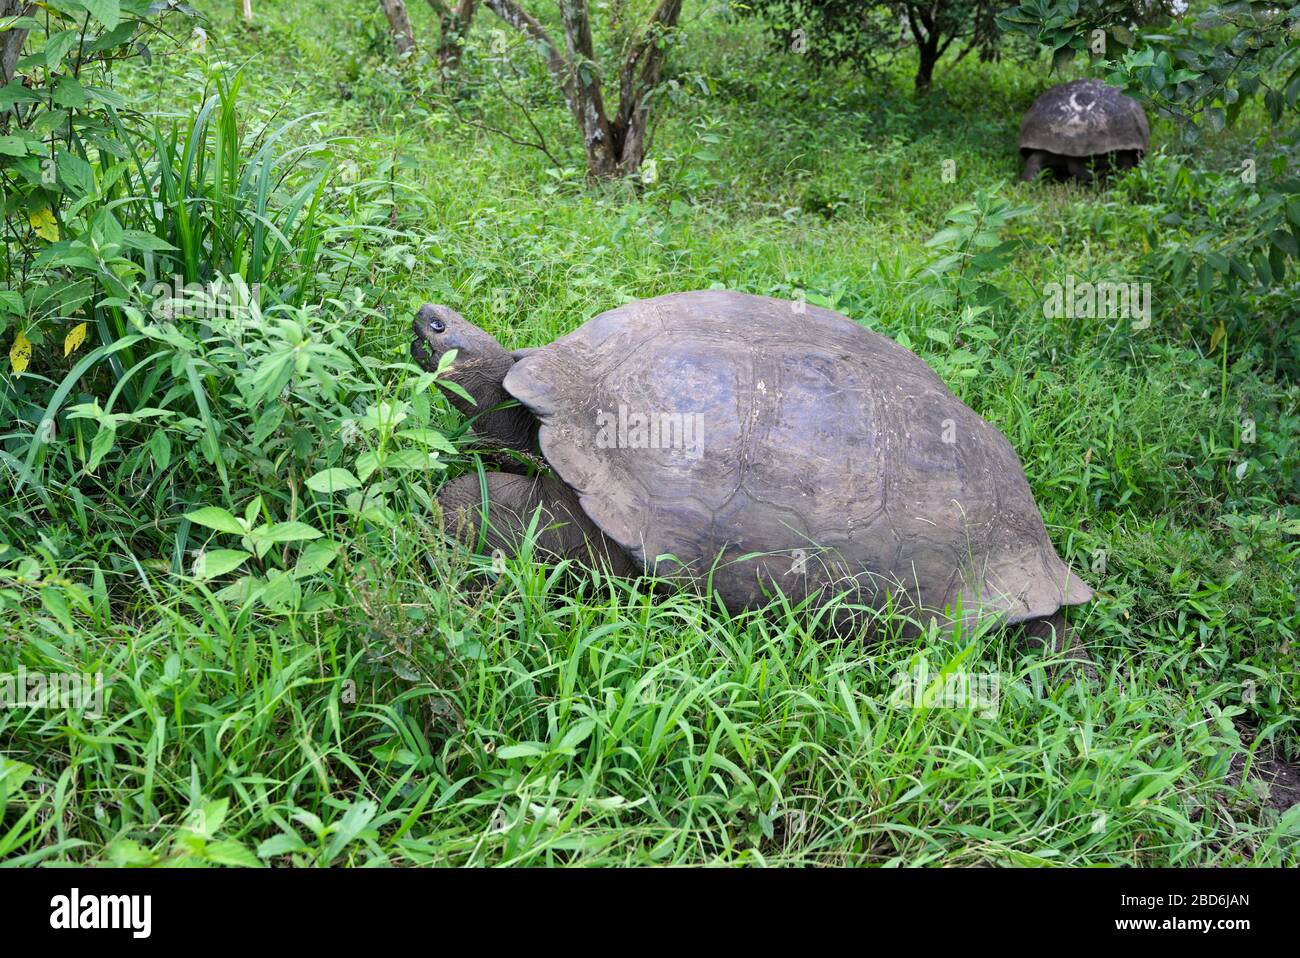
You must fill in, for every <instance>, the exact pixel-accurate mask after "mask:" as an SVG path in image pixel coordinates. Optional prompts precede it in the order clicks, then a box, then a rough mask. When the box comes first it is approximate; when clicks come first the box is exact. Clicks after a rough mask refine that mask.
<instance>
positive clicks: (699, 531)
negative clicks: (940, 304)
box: [411, 290, 1092, 641]
mask: <svg viewBox="0 0 1300 958" xmlns="http://www.w3.org/2000/svg"><path fill="white" fill-rule="evenodd" d="M414 327H415V339H414V342H413V343H412V346H411V350H412V354H413V356H414V358H415V359H416V361H417V362H419V363H420V364H421V365H422V366H424V367H425V368H427V369H435V368H436V367H437V365H438V363H439V361H440V359H441V358H442V357H443V356H444V355H445V354H446V353H447V352H448V351H450V350H455V351H456V354H455V356H454V358H453V361H452V364H451V366H450V370H449V372H448V373H447V375H448V376H449V378H450V379H451V380H453V381H454V382H456V383H458V384H459V385H460V386H461V387H463V388H464V389H465V390H466V392H467V393H468V395H469V396H471V397H472V401H467V400H465V399H464V398H456V399H454V400H453V402H454V403H455V404H456V405H457V406H458V407H459V408H460V410H461V412H462V413H464V414H465V415H467V416H470V417H472V418H471V420H470V425H471V428H472V429H473V430H474V432H475V433H476V434H477V435H478V436H480V437H481V438H482V439H483V440H484V441H485V442H487V443H490V444H493V445H495V446H497V447H501V448H506V449H514V450H518V451H519V452H521V453H526V454H534V459H536V454H537V453H540V459H541V461H542V466H543V469H542V471H541V473H540V474H538V475H534V476H530V475H526V474H522V472H521V473H518V474H512V473H510V472H498V471H494V472H490V473H488V474H487V475H486V482H482V481H481V479H480V476H479V474H478V473H477V472H475V473H471V474H468V475H466V476H463V477H461V478H458V479H455V480H453V481H452V482H449V483H448V484H446V485H445V486H444V487H443V489H442V491H441V493H440V495H439V501H440V504H441V506H442V508H443V512H444V516H445V517H446V519H447V521H448V525H456V526H457V527H458V528H459V531H460V534H461V535H462V536H465V537H467V538H468V539H469V540H470V541H477V542H478V543H479V544H480V545H482V544H486V545H487V546H488V547H489V548H493V549H497V548H499V549H505V550H510V549H516V548H518V547H519V545H520V542H521V540H522V538H523V535H524V530H525V529H526V528H527V526H528V525H529V522H530V520H533V519H534V516H535V515H536V514H537V512H538V510H539V508H540V509H541V510H542V521H540V522H538V524H537V526H536V529H535V540H534V542H535V548H536V550H537V551H538V552H539V553H541V554H542V555H546V556H550V557H552V558H554V557H574V558H580V559H582V560H583V561H592V560H595V561H599V562H601V563H603V564H605V565H606V566H607V567H608V568H610V569H611V570H612V571H613V572H615V573H617V574H621V575H632V574H639V573H650V574H653V575H655V576H659V577H663V578H666V579H677V580H681V581H682V582H684V583H686V584H688V585H690V586H692V587H694V588H696V589H699V590H700V591H702V592H705V593H714V594H716V595H717V596H718V597H719V598H721V600H722V602H723V603H724V604H725V605H726V606H727V608H728V609H730V610H740V609H753V608H757V607H760V606H763V605H765V604H766V603H768V602H770V601H771V597H772V596H773V595H775V593H776V592H777V590H780V592H782V593H784V594H785V595H786V596H788V597H789V598H790V599H791V600H792V601H794V602H800V601H803V600H805V599H811V602H810V605H809V607H810V608H811V607H817V606H820V605H821V604H822V603H823V602H825V601H826V600H828V599H830V598H831V597H833V596H837V595H845V596H846V598H847V599H848V600H850V603H851V604H856V605H857V607H858V608H859V609H862V608H864V607H870V608H875V609H881V608H888V609H891V610H896V611H902V612H905V613H906V617H909V618H911V619H912V621H913V622H916V621H918V620H917V618H916V617H917V616H918V615H924V616H930V617H934V618H937V619H938V620H939V621H940V622H941V623H942V624H944V625H945V626H951V625H952V624H954V623H955V622H957V621H961V622H964V623H966V624H970V623H972V622H974V621H975V620H976V618H977V617H979V616H991V617H996V618H997V619H998V620H1000V621H1001V622H1002V623H1005V624H1010V623H1018V622H1030V623H1031V624H1033V623H1036V622H1041V623H1046V622H1050V621H1052V619H1053V617H1054V616H1055V617H1057V618H1056V620H1055V622H1054V623H1053V625H1054V626H1055V624H1056V623H1059V621H1060V617H1059V616H1058V613H1059V611H1060V610H1061V609H1062V607H1063V606H1068V605H1075V604H1078V603H1082V602H1086V601H1088V599H1089V598H1090V597H1091V596H1092V590H1091V589H1089V588H1088V586H1087V585H1085V584H1084V583H1083V582H1082V581H1081V580H1080V579H1079V577H1078V576H1076V575H1075V574H1074V573H1073V572H1071V571H1070V569H1069V568H1068V567H1067V566H1066V564H1065V563H1064V562H1062V561H1061V559H1060V558H1059V557H1058V556H1057V554H1056V552H1055V550H1054V549H1053V548H1052V543H1051V541H1050V540H1049V539H1048V536H1047V532H1046V530H1045V529H1044V526H1043V520H1042V518H1041V517H1040V516H1039V513H1038V508H1037V505H1036V504H1035V502H1034V497H1033V495H1032V493H1031V492H1030V490H1029V485H1028V483H1027V482H1026V481H1025V475H1024V472H1023V470H1022V469H1021V466H1020V461H1019V460H1018V459H1017V457H1016V453H1015V450H1014V449H1012V447H1011V444H1010V443H1009V442H1008V441H1007V440H1006V438H1005V437H1003V435H1002V434H1001V433H1000V432H998V430H997V429H995V428H994V427H993V426H990V425H989V424H988V423H987V422H985V421H984V420H983V419H981V418H980V417H979V416H978V415H977V414H976V413H975V412H973V411H972V410H971V409H969V408H968V407H967V406H965V405H963V404H962V403H961V402H960V401H959V400H958V399H957V398H956V397H955V396H954V395H953V394H952V393H951V392H949V390H948V388H947V387H946V386H945V385H944V383H943V381H942V380H941V379H940V378H939V376H938V375H936V374H935V373H934V372H933V371H932V370H931V369H930V367H929V366H927V365H926V364H925V362H923V361H922V360H921V359H919V358H918V357H917V356H915V355H914V354H912V353H911V352H909V351H908V350H907V349H905V348H903V347H902V346H900V345H898V344H897V343H895V342H893V341H891V340H889V339H887V338H885V337H884V336H881V335H878V334H876V333H873V332H871V331H869V330H867V329H865V328H863V327H862V326H860V325H858V324H857V323H854V322H853V321H851V320H849V319H848V318H847V317H845V316H842V315H840V314H838V313H835V312H832V311H830V310H828V309H821V308H819V307H816V306H812V305H807V304H803V303H794V302H786V301H781V300H776V299H768V298H766V297H762V296H750V295H745V294H741V293H734V292H725V291H717V290H707V291H701V292H688V293H674V294H671V295H667V296H659V297H656V298H654V299H647V300H639V301H635V302H630V303H627V304H626V305H623V306H620V307H618V308H617V309H612V310H609V311H608V312H604V313H601V314H600V315H599V316H596V317H595V318H593V319H591V320H590V321H588V322H587V323H585V324H584V325H582V326H580V327H578V328H577V329H576V330H574V331H573V332H571V333H569V334H568V335H566V336H563V337H561V338H559V339H557V340H555V341H554V342H552V343H550V344H549V345H546V346H542V347H540V348H535V349H530V350H522V351H519V352H510V351H508V350H506V349H505V348H504V347H502V346H501V345H500V344H499V343H498V342H497V341H496V340H495V339H494V338H493V337H492V336H491V335H489V334H488V333H486V332H484V331H483V330H481V329H479V328H478V327H476V326H474V325H473V324H472V323H469V322H467V321H466V320H465V319H463V318H462V317H461V316H460V315H459V314H458V313H456V312H455V311H454V310H452V309H450V308H448V307H446V306H440V305H426V306H423V307H422V308H421V309H420V310H419V313H418V315H417V316H416V319H415V323H414ZM484 491H486V497H484V496H483V493H484ZM484 499H486V501H484ZM484 518H486V519H487V525H486V527H485V526H483V525H482V520H483V519H484ZM1029 631H1030V633H1031V634H1033V630H1032V629H1030V630H1029ZM1057 632H1058V641H1060V640H1063V639H1064V633H1063V630H1061V629H1059V627H1058V628H1057ZM1039 634H1040V635H1041V636H1042V637H1043V638H1047V637H1048V634H1047V633H1046V632H1045V631H1043V632H1040V633H1039Z"/></svg>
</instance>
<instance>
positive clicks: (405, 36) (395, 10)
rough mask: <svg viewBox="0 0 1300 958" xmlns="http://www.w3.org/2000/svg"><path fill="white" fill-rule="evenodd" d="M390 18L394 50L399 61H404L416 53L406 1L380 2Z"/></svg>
mask: <svg viewBox="0 0 1300 958" xmlns="http://www.w3.org/2000/svg"><path fill="white" fill-rule="evenodd" d="M379 5H380V6H381V7H383V8H384V16H386V17H388V30H389V32H390V33H391V34H392V35H393V49H394V50H396V51H397V59H399V60H404V59H406V58H407V57H408V56H410V55H411V53H413V52H414V51H415V31H414V30H412V29H411V15H410V14H409V13H407V12H406V3H405V2H404V0H379Z"/></svg>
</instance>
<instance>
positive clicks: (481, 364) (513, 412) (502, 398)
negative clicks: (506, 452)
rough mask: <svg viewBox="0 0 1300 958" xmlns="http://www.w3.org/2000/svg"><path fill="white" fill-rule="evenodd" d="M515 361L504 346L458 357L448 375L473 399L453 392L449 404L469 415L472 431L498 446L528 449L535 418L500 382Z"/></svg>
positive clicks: (518, 449)
mask: <svg viewBox="0 0 1300 958" xmlns="http://www.w3.org/2000/svg"><path fill="white" fill-rule="evenodd" d="M514 364H515V360H514V357H513V356H511V355H510V354H509V353H508V352H506V351H505V350H504V349H503V350H501V352H500V353H499V354H495V355H491V356H479V357H474V358H472V359H464V360H462V359H459V358H458V359H457V360H456V362H455V363H454V364H453V366H452V374H451V376H450V377H449V378H450V379H451V380H452V381H453V382H455V383H456V384H457V385H459V386H461V387H462V388H463V389H464V390H465V391H466V392H467V393H469V394H470V395H471V396H473V397H474V401H473V402H472V403H470V402H466V401H465V400H464V399H463V398H461V397H459V396H453V397H452V404H453V405H454V406H455V407H456V408H457V409H459V410H460V411H461V413H462V414H463V415H465V416H466V417H468V418H469V419H470V428H472V429H473V430H474V435H476V436H478V437H480V438H482V439H485V440H487V441H488V442H489V443H491V444H492V445H495V446H499V447H500V448H503V449H513V450H515V451H517V452H524V453H528V452H532V448H533V436H534V433H535V432H536V420H535V419H534V418H533V414H532V413H530V412H529V411H528V410H527V409H525V408H524V407H523V406H522V405H520V404H519V402H518V400H516V399H515V398H514V397H513V396H511V395H510V394H509V393H508V392H506V389H505V386H504V385H503V381H504V380H505V378H506V373H508V372H510V367H511V366H513V365H514Z"/></svg>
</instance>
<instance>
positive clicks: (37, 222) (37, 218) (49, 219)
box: [27, 208, 59, 243]
mask: <svg viewBox="0 0 1300 958" xmlns="http://www.w3.org/2000/svg"><path fill="white" fill-rule="evenodd" d="M27 222H28V223H30V224H31V225H32V229H33V230H35V231H36V235H37V236H39V237H40V238H41V239H43V240H49V241H50V242H51V243H57V242H58V241H59V224H58V222H56V221H55V219H54V214H53V213H51V212H50V211H49V209H48V208H47V209H43V210H37V211H36V212H35V213H33V214H32V215H31V216H29V217H27Z"/></svg>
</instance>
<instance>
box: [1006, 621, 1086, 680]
mask: <svg viewBox="0 0 1300 958" xmlns="http://www.w3.org/2000/svg"><path fill="white" fill-rule="evenodd" d="M1020 648H1021V649H1022V650H1025V651H1029V650H1036V649H1038V648H1045V649H1046V650H1047V651H1048V652H1049V654H1052V655H1061V654H1064V656H1065V659H1066V662H1065V663H1064V664H1063V665H1062V666H1060V667H1059V668H1054V669H1052V671H1051V674H1052V675H1053V677H1055V676H1056V675H1057V674H1060V673H1061V672H1066V671H1067V670H1069V671H1077V672H1081V673H1082V674H1083V677H1084V678H1086V679H1087V680H1088V681H1089V682H1100V681H1101V676H1100V674H1099V673H1098V672H1097V666H1096V664H1095V663H1094V662H1093V661H1092V657H1091V656H1090V655H1088V650H1087V649H1086V648H1085V647H1084V645H1083V643H1082V642H1080V641H1079V635H1078V632H1077V631H1076V630H1074V629H1071V628H1069V627H1067V625H1066V622H1065V610H1064V609H1059V610H1057V612H1056V613H1055V614H1054V615H1049V616H1044V617H1043V618H1041V619H1029V620H1028V621H1026V622H1022V623H1021V624H1020Z"/></svg>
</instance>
